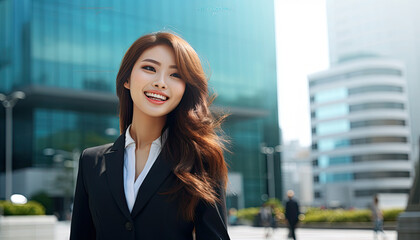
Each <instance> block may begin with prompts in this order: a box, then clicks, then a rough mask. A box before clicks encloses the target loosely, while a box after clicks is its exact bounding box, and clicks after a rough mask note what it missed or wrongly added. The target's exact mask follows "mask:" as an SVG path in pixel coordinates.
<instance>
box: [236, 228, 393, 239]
mask: <svg viewBox="0 0 420 240" xmlns="http://www.w3.org/2000/svg"><path fill="white" fill-rule="evenodd" d="M288 232H289V231H288V229H287V228H277V229H276V230H275V231H274V235H273V236H272V237H271V238H268V239H270V240H286V239H287V234H288ZM229 234H230V237H231V238H232V240H251V239H252V240H263V239H266V238H265V229H264V228H255V227H249V226H231V227H229ZM385 234H386V239H387V240H397V233H396V231H385ZM296 239H297V240H373V239H374V235H373V231H372V230H354V229H344V230H343V229H311V228H298V229H297V230H296ZM379 240H382V238H379Z"/></svg>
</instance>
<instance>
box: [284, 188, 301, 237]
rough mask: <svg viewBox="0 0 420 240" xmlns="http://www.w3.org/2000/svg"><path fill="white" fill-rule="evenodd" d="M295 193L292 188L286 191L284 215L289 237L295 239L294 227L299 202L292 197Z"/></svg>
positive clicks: (297, 220)
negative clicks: (286, 199)
mask: <svg viewBox="0 0 420 240" xmlns="http://www.w3.org/2000/svg"><path fill="white" fill-rule="evenodd" d="M294 195H295V193H294V192H293V191H292V190H289V191H287V197H288V199H289V200H288V201H287V202H286V208H285V214H284V215H285V217H286V220H287V224H288V226H289V237H291V238H293V239H294V240H296V235H295V229H296V225H297V223H298V222H299V214H300V211H299V204H298V203H297V202H296V201H295V200H294V199H293V196H294Z"/></svg>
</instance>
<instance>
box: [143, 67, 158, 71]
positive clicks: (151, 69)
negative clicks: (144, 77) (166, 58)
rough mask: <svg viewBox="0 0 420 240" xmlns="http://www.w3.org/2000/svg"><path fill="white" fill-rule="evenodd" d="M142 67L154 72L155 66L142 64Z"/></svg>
mask: <svg viewBox="0 0 420 240" xmlns="http://www.w3.org/2000/svg"><path fill="white" fill-rule="evenodd" d="M143 69H145V70H148V71H152V72H156V70H155V68H154V67H152V66H144V67H143Z"/></svg>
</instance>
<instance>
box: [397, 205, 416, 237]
mask: <svg viewBox="0 0 420 240" xmlns="http://www.w3.org/2000/svg"><path fill="white" fill-rule="evenodd" d="M397 230H398V240H411V239H420V212H403V213H401V214H400V215H399V216H398V228H397Z"/></svg>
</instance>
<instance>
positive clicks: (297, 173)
mask: <svg viewBox="0 0 420 240" xmlns="http://www.w3.org/2000/svg"><path fill="white" fill-rule="evenodd" d="M281 154H282V155H281V159H282V161H281V163H282V169H283V174H282V183H283V196H287V191H288V190H293V191H294V192H295V198H296V199H298V200H299V204H300V205H301V206H311V205H312V204H313V200H314V197H313V177H312V171H313V170H312V161H311V149H310V148H309V147H303V146H302V145H301V144H300V143H299V141H297V140H295V141H291V142H288V143H283V145H282V151H281Z"/></svg>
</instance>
